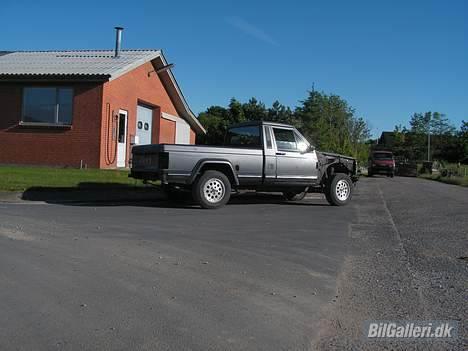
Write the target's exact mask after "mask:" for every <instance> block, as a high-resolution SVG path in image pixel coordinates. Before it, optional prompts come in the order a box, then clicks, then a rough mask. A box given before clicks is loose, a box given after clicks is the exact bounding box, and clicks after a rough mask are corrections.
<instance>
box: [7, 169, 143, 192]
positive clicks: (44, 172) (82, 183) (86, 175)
mask: <svg viewBox="0 0 468 351" xmlns="http://www.w3.org/2000/svg"><path fill="white" fill-rule="evenodd" d="M96 183H98V184H97V185H98V186H103V187H104V186H106V185H107V186H115V185H117V186H119V185H123V186H125V185H127V186H139V185H141V184H142V183H141V181H137V180H135V179H133V178H128V171H120V170H99V169H82V170H81V169H74V168H50V167H19V166H0V191H24V190H26V189H29V188H31V187H45V188H49V187H52V188H79V187H91V186H93V185H96ZM104 183H107V184H104Z"/></svg>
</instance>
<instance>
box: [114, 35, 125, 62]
mask: <svg viewBox="0 0 468 351" xmlns="http://www.w3.org/2000/svg"><path fill="white" fill-rule="evenodd" d="M122 31H123V27H115V51H114V57H115V58H117V57H119V56H120V47H121V45H122Z"/></svg>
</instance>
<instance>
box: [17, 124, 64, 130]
mask: <svg viewBox="0 0 468 351" xmlns="http://www.w3.org/2000/svg"><path fill="white" fill-rule="evenodd" d="M19 127H24V128H48V129H71V128H72V126H71V124H56V123H37V122H20V123H19Z"/></svg>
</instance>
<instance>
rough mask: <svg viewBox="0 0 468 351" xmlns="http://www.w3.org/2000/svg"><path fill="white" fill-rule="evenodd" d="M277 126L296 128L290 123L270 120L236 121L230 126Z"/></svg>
mask: <svg viewBox="0 0 468 351" xmlns="http://www.w3.org/2000/svg"><path fill="white" fill-rule="evenodd" d="M260 125H261V126H265V125H268V126H276V127H287V128H294V127H293V126H292V125H290V124H284V123H277V122H269V121H248V122H242V123H236V124H233V125H230V126H229V128H232V127H248V126H260Z"/></svg>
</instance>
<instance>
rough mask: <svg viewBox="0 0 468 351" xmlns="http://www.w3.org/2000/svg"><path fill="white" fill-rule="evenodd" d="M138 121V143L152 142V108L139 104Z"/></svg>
mask: <svg viewBox="0 0 468 351" xmlns="http://www.w3.org/2000/svg"><path fill="white" fill-rule="evenodd" d="M136 123H137V125H136V136H137V137H138V144H139V145H146V144H151V133H152V132H151V131H152V125H153V110H152V109H151V108H148V107H145V106H141V105H138V107H137V122H136Z"/></svg>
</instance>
